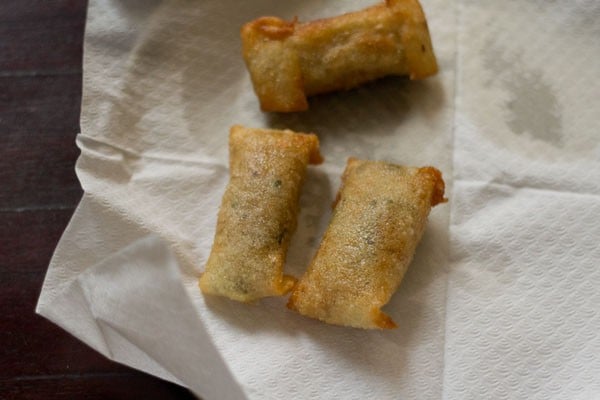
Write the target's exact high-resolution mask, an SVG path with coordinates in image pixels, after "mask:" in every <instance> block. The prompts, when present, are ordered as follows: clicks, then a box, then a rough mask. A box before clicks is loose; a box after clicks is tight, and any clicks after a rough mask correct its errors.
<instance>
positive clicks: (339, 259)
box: [288, 159, 445, 329]
mask: <svg viewBox="0 0 600 400" xmlns="http://www.w3.org/2000/svg"><path fill="white" fill-rule="evenodd" d="M443 201H445V199H444V181H443V180H442V175H441V173H440V171H438V170H437V169H435V168H433V167H424V168H413V167H402V166H398V165H394V164H389V163H385V162H376V161H361V160H357V159H350V160H348V165H347V166H346V170H345V171H344V175H343V177H342V187H341V188H340V190H339V192H338V196H337V200H336V204H335V205H334V212H333V216H332V219H331V222H330V224H329V227H328V228H327V231H326V232H325V235H324V237H323V240H322V242H321V245H320V247H319V250H318V251H317V254H316V255H315V257H314V258H313V260H312V262H311V265H310V266H309V268H308V270H307V271H306V273H305V274H304V276H303V277H302V278H301V279H300V281H299V282H298V284H297V285H296V287H295V288H294V290H293V292H292V295H291V297H290V300H289V302H288V307H289V308H291V309H293V310H297V311H298V312H299V313H300V314H303V315H306V316H308V317H312V318H317V319H319V320H322V321H325V322H328V323H331V324H337V325H344V326H352V327H356V328H365V329H368V328H394V327H395V326H396V325H395V324H394V322H393V321H392V319H391V318H390V317H389V316H387V315H386V314H384V313H383V312H382V311H381V310H380V308H381V307H382V306H383V305H385V304H386V303H387V302H388V301H389V300H390V298H391V296H392V294H393V293H394V292H395V291H396V289H397V288H398V286H399V285H400V282H401V281H402V277H403V276H404V273H405V272H406V269H407V268H408V265H409V264H410V262H411V260H412V258H413V254H414V252H415V248H416V247H417V244H418V243H419V240H420V239H421V235H422V234H423V231H424V229H425V225H426V223H427V216H428V214H429V211H430V209H431V207H432V206H434V205H436V204H438V203H440V202H443Z"/></svg>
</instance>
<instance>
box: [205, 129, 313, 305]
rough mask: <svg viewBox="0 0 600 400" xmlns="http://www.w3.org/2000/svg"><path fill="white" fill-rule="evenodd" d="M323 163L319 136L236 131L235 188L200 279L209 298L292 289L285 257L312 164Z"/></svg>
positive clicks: (250, 297)
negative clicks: (286, 272) (308, 166)
mask: <svg viewBox="0 0 600 400" xmlns="http://www.w3.org/2000/svg"><path fill="white" fill-rule="evenodd" d="M319 162H321V156H320V154H319V140H318V138H317V136H316V135H314V134H303V133H295V132H292V131H290V130H285V131H280V130H267V129H250V128H244V127H242V126H234V127H232V128H231V132H230V135H229V169H230V178H229V184H228V185H227V188H226V190H225V194H224V195H223V199H222V202H221V208H220V210H219V215H218V219H217V228H216V233H215V238H214V244H213V247H212V251H211V253H210V256H209V258H208V262H207V263H206V268H205V271H204V273H203V274H202V276H201V278H200V289H201V290H202V292H203V293H206V294H214V295H221V296H225V297H228V298H230V299H233V300H238V301H243V302H252V301H255V300H258V299H260V298H262V297H267V296H279V295H283V294H286V293H287V292H288V291H289V290H290V289H291V288H292V286H293V285H294V283H295V279H294V278H293V277H290V276H286V275H284V274H283V266H284V262H285V256H286V253H287V248H288V245H289V242H290V236H291V235H292V233H293V232H294V230H295V229H296V220H297V214H298V208H299V206H298V198H299V195H300V189H301V186H302V183H303V180H304V177H305V174H306V168H307V165H308V164H309V163H319Z"/></svg>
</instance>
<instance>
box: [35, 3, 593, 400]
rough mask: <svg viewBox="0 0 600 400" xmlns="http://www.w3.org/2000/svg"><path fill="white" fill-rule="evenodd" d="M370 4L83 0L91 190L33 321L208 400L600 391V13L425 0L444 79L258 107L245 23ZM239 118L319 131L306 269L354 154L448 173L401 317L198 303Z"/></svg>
mask: <svg viewBox="0 0 600 400" xmlns="http://www.w3.org/2000/svg"><path fill="white" fill-rule="evenodd" d="M371 3H372V2H371V1H366V0H365V1H362V0H361V1H348V2H344V3H343V4H342V5H341V6H340V3H339V2H335V3H334V2H322V1H317V0H308V1H307V0H302V1H300V0H297V1H287V2H278V1H274V0H257V1H252V2H237V1H233V0H223V1H204V2H179V1H175V0H173V1H169V0H162V1H161V0H153V1H149V2H138V1H125V0H121V1H114V2H103V1H98V0H91V1H90V3H89V11H88V23H87V28H86V38H85V53H84V86H83V105H82V116H81V127H82V133H81V135H80V136H79V137H78V140H77V143H78V145H79V147H80V148H81V151H82V154H81V157H80V159H79V161H78V164H77V173H78V176H79V178H80V180H81V183H82V186H83V188H84V190H85V192H86V194H85V195H84V198H83V199H82V202H81V204H80V205H79V207H78V209H77V211H76V213H75V215H74V217H73V219H72V221H71V223H70V224H69V226H68V228H67V230H66V232H65V234H64V235H63V238H62V239H61V242H60V243H59V246H58V248H57V249H56V253H55V255H54V257H53V260H52V262H51V265H50V267H49V270H48V274H47V277H46V281H45V283H44V288H43V291H42V294H41V296H40V300H39V303H38V312H39V313H41V314H42V315H44V316H46V317H47V318H49V319H51V320H52V321H54V322H56V323H57V324H59V325H60V326H62V327H63V328H65V329H66V330H68V331H69V332H71V333H73V334H74V335H76V336H77V337H79V338H80V339H81V340H83V341H84V342H86V343H87V344H89V345H90V346H92V347H93V348H95V349H97V350H98V351H100V352H101V353H103V354H104V355H106V356H107V357H109V358H111V359H114V360H117V361H119V362H122V363H125V364H127V365H130V366H133V367H135V368H139V369H142V370H144V371H147V372H149V373H152V374H155V375H157V376H160V377H163V378H165V379H169V380H171V381H174V382H178V383H180V384H184V385H186V386H188V387H190V389H192V390H193V391H194V392H196V393H197V394H198V395H200V396H202V397H203V398H205V399H207V400H209V399H221V398H244V397H245V398H257V399H258V398H260V399H262V398H290V399H320V398H349V399H353V398H356V399H358V398H377V399H388V398H389V399H397V398H427V399H442V398H444V399H478V398H498V399H504V398H505V399H509V398H510V399H536V398H539V399H549V398H556V399H559V398H569V399H591V398H596V397H598V396H600V378H599V377H600V361H599V360H600V359H599V358H598V357H596V356H595V355H597V354H600V336H599V334H598V332H600V309H599V306H598V304H600V297H599V296H600V289H599V288H600V271H599V270H598V268H597V264H598V260H600V250H599V246H598V245H597V242H598V239H599V238H600V145H599V141H598V140H597V139H596V135H597V132H598V131H600V126H599V123H598V121H599V120H598V119H597V118H596V117H595V112H594V110H597V109H598V108H599V107H598V106H599V105H600V104H599V100H598V96H597V92H598V86H597V83H595V77H597V74H598V71H599V70H600V48H599V46H600V45H599V42H598V41H597V40H596V38H597V37H598V34H599V33H600V30H599V28H598V23H597V22H596V21H598V20H599V19H598V15H599V12H600V10H599V7H598V5H597V4H596V3H594V2H585V1H581V2H569V3H564V2H563V3H551V4H546V3H542V2H536V1H527V0H511V1H507V2H494V1H491V0H490V1H469V0H454V1H450V2H448V1H442V0H428V1H426V0H423V1H422V4H423V8H424V10H425V13H426V14H427V17H428V21H429V26H430V30H431V34H432V39H433V45H434V48H435V51H436V55H437V56H438V61H439V64H440V74H439V75H438V76H436V77H434V78H430V79H429V80H426V81H423V82H409V81H406V80H403V79H400V78H387V79H384V80H383V81H379V82H375V83H372V84H369V85H366V86H364V87H361V88H358V89H356V90H353V91H349V92H346V93H336V94H332V95H325V96H318V97H315V98H314V99H311V107H310V111H308V112H306V113H303V114H302V115H298V114H290V115H283V116H282V115H271V114H263V113H261V112H260V111H259V110H258V102H257V100H256V97H255V96H254V93H253V91H252V86H251V84H250V80H249V77H248V75H247V72H246V70H245V68H244V65H243V62H242V60H241V56H240V52H241V44H240V40H239V27H241V25H242V24H243V23H244V22H246V21H249V20H252V19H254V18H256V17H259V16H262V15H278V16H280V17H283V18H292V17H293V16H295V15H298V16H299V17H301V18H302V19H303V20H308V19H313V18H317V17H321V16H330V15H336V14H339V13H340V11H349V10H357V9H360V8H363V7H365V6H367V5H369V4H371ZM340 7H343V10H342V9H340ZM234 123H242V124H247V125H249V126H257V127H259V126H264V127H273V128H291V129H295V130H298V131H314V132H317V133H318V134H319V135H320V139H321V144H322V151H323V154H324V155H325V156H326V158H327V162H326V163H325V164H324V165H323V166H322V167H320V168H319V170H310V171H309V177H308V179H307V182H306V187H305V190H304V194H303V197H302V199H301V206H302V211H301V215H300V218H299V226H298V230H297V232H296V234H295V236H294V239H293V246H292V248H290V252H289V255H288V259H289V260H288V261H289V262H288V264H289V265H288V272H289V273H291V274H295V275H296V276H299V275H300V274H301V273H302V271H303V270H304V268H305V267H306V265H307V264H308V261H309V258H310V256H311V255H312V252H311V251H308V250H307V248H308V249H310V248H313V249H314V248H315V247H316V245H317V244H318V242H319V238H320V235H321V234H322V232H323V230H324V225H325V224H326V222H327V221H328V219H329V216H328V213H329V204H330V201H331V200H332V198H333V194H334V192H335V191H336V190H337V187H338V185H339V181H338V177H339V173H340V172H341V170H342V169H343V166H344V164H345V160H346V157H347V156H349V155H354V156H357V157H362V158H370V159H386V160H389V161H392V162H398V163H402V164H410V165H425V164H434V165H436V166H438V167H439V168H440V169H441V170H442V171H443V173H444V176H445V177H447V178H448V181H449V182H448V183H449V184H450V185H449V186H450V188H449V189H450V190H449V192H450V193H451V196H450V207H445V208H443V209H442V208H440V209H437V210H435V211H434V212H433V213H432V215H431V221H430V224H429V226H428V229H427V230H426V232H425V235H424V238H423V241H422V243H421V245H420V247H419V249H418V251H417V255H416V257H415V260H414V261H413V264H412V266H411V268H410V269H409V272H408V274H407V276H406V277H405V281H404V283H403V285H402V286H401V288H400V290H399V292H398V293H397V294H396V296H395V297H394V298H393V299H392V301H391V303H390V304H389V305H388V306H387V307H386V312H387V313H389V314H390V315H391V316H392V317H393V318H394V320H395V321H397V322H398V323H399V325H400V326H399V328H398V329H397V330H395V331H391V332H385V333H382V332H364V331H360V330H353V329H344V328H339V327H331V326H326V325H323V324H320V323H318V322H315V321H310V320H307V319H304V318H302V317H300V316H297V315H295V314H294V313H291V312H288V311H286V310H285V307H284V303H285V299H268V300H266V301H264V302H263V303H262V304H261V305H259V306H250V305H240V304H231V303H230V302H227V301H226V300H221V299H204V298H203V297H202V296H201V295H200V293H199V291H198V289H197V285H196V280H197V276H198V274H199V272H200V271H201V269H202V266H203V265H204V262H205V261H206V259H207V256H208V252H209V250H210V245H211V241H212V238H213V234H214V226H215V223H216V214H217V208H218V205H219V201H220V199H221V196H222V193H223V190H224V188H225V184H226V181H227V170H226V162H227V145H226V143H227V132H228V129H229V127H230V126H231V125H232V124H234ZM452 178H453V179H452ZM150 233H153V234H155V235H157V236H158V237H160V240H159V239H156V238H153V239H152V238H148V237H147V236H148V234H150ZM163 243H167V244H168V246H169V248H171V249H173V253H171V252H169V251H168V250H167V248H166V246H167V245H165V244H163ZM144 287H146V288H147V290H144ZM131 294H135V296H131ZM157 321H158V322H159V323H157ZM149 327H151V328H152V329H151V330H152V332H153V334H152V335H146V334H145V332H148V328H149ZM186 349H188V351H186Z"/></svg>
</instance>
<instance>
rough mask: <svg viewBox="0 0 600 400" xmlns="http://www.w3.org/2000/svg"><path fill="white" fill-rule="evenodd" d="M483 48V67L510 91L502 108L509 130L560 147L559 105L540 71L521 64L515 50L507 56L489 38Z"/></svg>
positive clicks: (561, 138)
mask: <svg viewBox="0 0 600 400" xmlns="http://www.w3.org/2000/svg"><path fill="white" fill-rule="evenodd" d="M484 49H486V50H485V52H484V54H483V61H484V65H485V67H486V68H487V69H489V70H490V71H492V72H493V73H494V76H496V77H499V78H500V82H501V83H502V84H504V85H505V87H506V89H508V92H509V93H510V100H508V101H507V103H506V109H507V110H508V111H509V112H510V114H509V115H507V118H506V124H507V125H508V127H509V128H510V130H511V131H512V132H514V133H515V134H518V135H523V134H529V135H531V137H533V138H534V139H539V140H543V141H546V142H548V143H549V144H551V145H553V146H556V147H561V146H562V145H563V137H562V123H561V118H560V107H559V104H558V101H557V99H556V95H555V94H554V91H553V90H552V87H551V86H550V85H549V84H548V83H546V82H545V81H544V77H543V74H542V72H541V71H536V70H532V69H529V68H525V67H523V63H522V62H521V56H520V55H519V54H516V55H514V56H512V57H507V56H506V55H505V53H506V52H504V51H502V49H500V48H499V47H498V46H497V45H496V44H495V43H493V42H492V41H490V42H488V44H487V45H486V46H484Z"/></svg>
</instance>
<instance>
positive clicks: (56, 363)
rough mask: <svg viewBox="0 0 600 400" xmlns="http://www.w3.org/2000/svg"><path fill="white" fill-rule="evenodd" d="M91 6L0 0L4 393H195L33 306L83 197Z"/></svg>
mask: <svg viewBox="0 0 600 400" xmlns="http://www.w3.org/2000/svg"><path fill="white" fill-rule="evenodd" d="M86 7H87V2H86V1H83V0H37V1H34V0H3V1H0V282H1V284H2V290H0V311H1V317H0V343H1V346H0V360H1V362H0V399H44V400H54V399H138V398H140V399H193V398H194V397H193V396H192V395H191V394H190V393H189V392H188V391H187V390H186V389H184V388H181V387H179V386H177V385H174V384H171V383H168V382H165V381H162V380H159V379H156V378H154V377H151V376H149V375H146V374H144V373H142V372H139V371H135V370H132V369H130V368H127V367H124V366H121V365H118V364H116V363H113V362H111V361H109V360H107V359H106V358H104V357H103V356H101V355H100V354H98V353H96V352H95V351H93V350H91V349H90V348H88V347H87V346H85V345H84V344H82V343H81V342H79V341H78V340H76V339H75V338H73V337H72V336H70V335H69V334H68V333H66V332H65V331H63V330H61V329H60V328H58V327H56V326H54V325H53V324H51V323H50V322H48V321H46V320H45V319H43V318H42V317H40V316H37V315H36V314H35V312H34V310H35V305H36V302H37V298H38V296H39V293H40V289H41V286H42V282H43V279H44V275H45V273H46V268H47V266H48V263H49V261H50V257H51V256H52V252H53V250H54V248H55V246H56V244H57V242H58V240H59V238H60V235H61V234H62V232H63V230H64V228H65V226H66V224H67V223H68V221H69V219H70V217H71V215H72V214H73V210H74V209H75V206H76V205H77V203H78V201H79V199H80V198H81V194H82V191H81V186H80V185H79V182H78V181H77V177H76V176H75V169H74V166H75V161H76V159H77V157H78V155H79V151H78V149H77V147H76V146H75V136H76V134H77V133H78V132H79V111H80V101H81V59H82V45H83V32H84V26H85V14H86Z"/></svg>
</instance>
